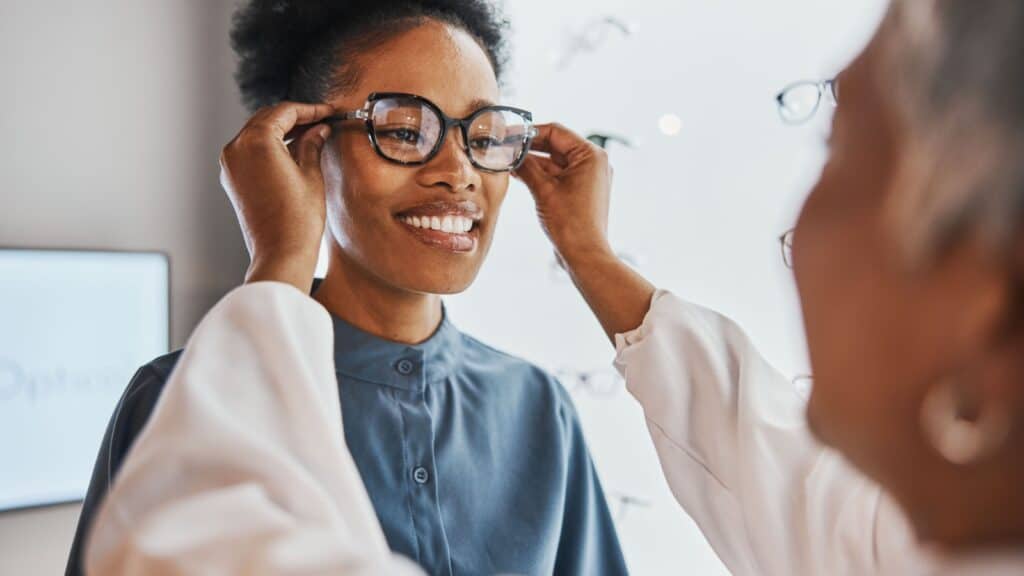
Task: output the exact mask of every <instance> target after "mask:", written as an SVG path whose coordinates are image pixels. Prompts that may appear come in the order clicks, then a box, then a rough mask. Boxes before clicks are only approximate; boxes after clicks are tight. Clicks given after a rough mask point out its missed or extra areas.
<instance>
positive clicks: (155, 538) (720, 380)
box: [86, 282, 1024, 576]
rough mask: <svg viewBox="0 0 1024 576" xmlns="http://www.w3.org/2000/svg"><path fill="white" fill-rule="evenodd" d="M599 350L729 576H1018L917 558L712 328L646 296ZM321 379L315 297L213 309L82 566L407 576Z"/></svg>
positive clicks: (842, 467) (778, 395)
mask: <svg viewBox="0 0 1024 576" xmlns="http://www.w3.org/2000/svg"><path fill="white" fill-rule="evenodd" d="M616 343H617V346H616V347H617V351H618V354H617V359H616V365H617V367H618V368H619V369H620V370H621V371H622V372H623V374H624V376H625V377H626V381H627V386H628V388H629V390H630V392H631V393H632V394H633V395H634V396H635V397H636V399H637V400H638V401H639V402H640V403H641V405H642V406H643V408H644V412H645V414H646V418H647V423H648V430H649V432H650V434H651V438H652V439H653V441H654V444H655V447H656V449H657V452H658V456H659V458H660V461H661V465H662V468H663V470H664V472H665V476H666V478H667V479H668V483H669V485H670V487H671V488H672V491H673V493H674V494H675V496H676V499H677V500H678V501H679V503H680V505H681V506H682V507H683V508H684V509H685V510H686V512H687V513H689V514H690V516H692V517H693V518H694V520H695V521H696V522H697V524H698V525H699V526H700V527H701V529H702V530H703V532H704V534H705V536H706V537H707V538H708V540H709V541H710V542H711V545H712V546H713V547H714V549H715V551H716V552H717V553H718V555H719V556H720V557H721V558H722V560H723V561H724V562H725V564H726V565H727V566H728V567H729V569H730V570H731V571H732V572H733V573H734V574H737V575H745V574H750V575H766V576H770V575H780V576H781V575H786V576H792V575H805V574H806V575H818V574H822V575H828V576H833V575H836V576H838V575H843V574H849V575H868V574H894V575H901V576H902V575H915V574H927V575H931V574H936V575H938V574H972V575H988V574H993V575H995V574H1020V573H1024V555H1021V554H1020V553H1008V554H1006V555H1003V556H997V555H989V556H985V557H982V558H968V559H963V558H961V559H957V560H943V559H941V558H940V557H939V556H938V555H935V554H930V553H928V552H927V551H926V550H924V549H923V548H921V547H920V546H918V545H917V543H916V542H915V540H914V538H913V535H912V534H911V531H910V529H909V526H908V524H907V522H906V520H905V518H904V517H903V515H902V514H901V512H900V511H899V510H898V509H897V508H896V506H895V505H894V503H893V502H892V501H891V500H890V499H889V498H888V497H886V496H885V495H884V494H883V493H882V492H881V490H880V489H879V488H878V487H877V486H876V485H874V484H873V483H872V482H871V481H870V480H868V479H866V478H864V477H863V476H861V475H860V474H859V473H857V472H856V471H855V470H853V469H852V468H851V467H850V466H849V465H848V464H846V463H845V462H844V461H843V460H842V459H841V458H839V457H838V456H837V455H835V454H834V453H831V452H829V451H826V450H823V449H822V448H821V447H820V446H819V445H818V444H816V443H815V442H814V440H813V439H812V438H811V437H810V435H809V434H808V431H807V429H806V425H805V421H804V415H803V404H804V403H803V400H802V399H801V398H800V397H799V395H798V394H796V392H795V390H793V388H792V386H791V385H790V383H789V382H788V381H787V380H786V379H785V378H783V377H782V376H780V375H779V374H778V373H777V372H775V371H774V370H773V369H772V368H771V366H769V365H768V364H767V363H766V362H765V361H764V360H763V359H762V358H761V357H760V355H759V354H758V353H757V351H756V350H755V349H754V348H753V346H752V345H751V343H750V341H749V340H748V339H747V337H746V336H745V335H744V334H743V333H742V331H741V330H740V329H739V328H738V327H737V326H736V325H735V324H733V323H732V322H730V321H729V320H728V319H726V318H724V317H722V316H720V315H718V314H715V313H713V312H711V311H708V310H706V309H703V308H700V307H698V306H694V305H692V304H688V303H686V302H683V301H682V300H679V299H678V298H676V297H674V296H673V295H671V294H669V293H667V292H658V293H657V294H656V295H655V297H654V300H653V302H652V304H651V309H650V311H649V313H648V315H647V318H646V319H645V320H644V323H643V325H642V326H640V327H639V328H638V329H637V330H634V331H632V332H630V333H627V334H623V335H619V336H617V337H616ZM224 358H229V359H230V361H229V362H225V361H224ZM335 382H336V381H335V378H334V370H333V333H332V327H331V322H330V317H329V314H328V313H327V311H326V310H324V309H323V308H322V307H321V306H320V305H319V304H318V303H317V302H315V301H314V300H312V299H310V298H309V297H308V296H307V295H305V294H302V293H301V292H299V291H298V290H296V289H294V288H292V287H290V286H288V285H285V284H278V283H270V282H265V283H256V284H250V285H247V286H243V287H241V288H238V289H236V290H235V291H233V292H232V293H231V294H229V295H228V296H226V297H225V298H224V299H223V300H222V301H221V302H220V303H218V304H217V306H216V307H214V309H213V310H211V312H210V313H209V314H208V315H207V316H206V318H204V320H203V321H202V323H200V325H199V327H198V328H197V329H196V331H195V333H194V334H193V335H192V338H191V339H190V341H189V344H188V346H187V348H186V352H185V354H184V355H183V356H182V358H181V360H180V361H179V363H178V367H177V368H176V370H175V371H174V373H173V374H172V375H171V378H170V380H169V381H168V383H167V386H166V388H165V390H164V393H163V396H162V397H161V399H160V401H159V403H158V405H157V407H156V409H155V411H154V412H153V414H152V416H151V418H150V421H149V423H148V424H147V426H146V428H145V430H144V431H143V433H142V434H141V435H140V436H139V438H138V439H137V440H136V442H135V444H134V445H133V446H132V448H131V451H130V453H129V455H128V457H127V459H126V460H125V463H124V465H123V467H122V469H121V471H120V473H119V475H118V477H117V479H116V480H115V483H114V486H113V488H112V490H111V492H110V494H109V495H108V497H107V500H106V501H105V502H104V504H103V506H102V509H101V511H100V513H99V515H98V516H97V519H96V523H95V524H94V526H93V531H92V535H91V538H90V539H89V541H88V546H87V550H86V566H87V573H88V574H103V575H107V574H140V575H141V574H146V575H156V576H159V575H161V574H189V575H191V574H259V575H262V574H267V575H269V574H286V575H310V574H393V575H397V576H401V575H403V574H417V573H419V569H418V568H417V567H415V566H413V565H412V564H411V563H410V562H408V561H407V560H405V559H403V558H399V557H397V556H395V555H393V554H391V553H390V551H389V550H388V549H387V545H386V542H385V540H384V537H383V534H382V532H381V529H380V526H379V524H378V523H377V520H376V517H375V516H374V512H373V508H372V506H371V504H370V502H369V499H368V497H367V494H366V490H365V488H364V487H363V484H362V481H361V479H360V478H359V473H358V470H357V469H356V467H355V464H354V462H353V461H352V458H351V456H350V455H349V453H348V449H347V448H346V446H345V440H344V435H343V433H342V426H341V421H340V419H339V414H341V410H340V407H339V403H338V402H339V401H338V391H337V388H336V384H335ZM673 568H676V569H678V570H679V571H680V572H681V573H685V571H686V567H685V566H679V567H673Z"/></svg>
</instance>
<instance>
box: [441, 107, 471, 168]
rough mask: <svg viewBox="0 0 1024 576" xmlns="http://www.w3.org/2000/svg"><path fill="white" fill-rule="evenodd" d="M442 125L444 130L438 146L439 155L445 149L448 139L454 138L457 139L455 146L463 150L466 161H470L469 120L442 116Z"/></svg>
mask: <svg viewBox="0 0 1024 576" xmlns="http://www.w3.org/2000/svg"><path fill="white" fill-rule="evenodd" d="M441 125H442V126H443V127H444V129H443V130H442V131H441V141H440V142H439V143H438V144H437V151H438V153H440V152H441V149H443V148H444V146H445V143H446V142H447V141H448V138H449V137H452V138H455V139H456V140H455V146H456V147H457V148H458V149H459V150H462V151H463V152H464V153H465V154H466V159H467V160H469V145H468V143H467V142H466V127H467V126H469V118H462V119H459V118H451V117H449V116H445V115H444V114H442V115H441ZM459 139H461V140H459Z"/></svg>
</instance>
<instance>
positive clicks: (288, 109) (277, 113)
mask: <svg viewBox="0 0 1024 576" xmlns="http://www.w3.org/2000/svg"><path fill="white" fill-rule="evenodd" d="M333 114H334V108H333V107H332V106H331V105H330V104H304V103H301V102H281V103H280V104H276V105H274V106H270V107H267V108H264V109H262V110H260V111H259V112H257V113H256V114H255V115H254V116H253V117H252V119H251V120H249V124H248V127H249V128H253V129H262V130H267V131H269V132H270V133H271V134H273V135H274V137H275V138H278V139H280V140H282V141H283V140H286V139H287V138H288V137H289V136H293V137H294V136H295V135H294V134H292V131H293V130H294V129H295V128H296V127H301V126H303V125H306V124H315V123H317V122H320V121H322V120H324V119H325V118H327V117H329V116H331V115H333Z"/></svg>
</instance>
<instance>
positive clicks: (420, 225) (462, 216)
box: [395, 201, 484, 254]
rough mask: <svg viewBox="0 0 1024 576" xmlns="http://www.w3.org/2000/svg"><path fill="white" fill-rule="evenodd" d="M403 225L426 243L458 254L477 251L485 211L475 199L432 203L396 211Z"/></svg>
mask: <svg viewBox="0 0 1024 576" xmlns="http://www.w3.org/2000/svg"><path fill="white" fill-rule="evenodd" d="M395 217H396V219H397V220H398V222H399V223H400V224H402V227H403V228H405V229H406V230H407V231H409V232H410V233H411V235H412V236H413V237H414V238H416V239H417V240H419V241H420V242H423V243H424V244H426V245H428V246H430V247H433V248H437V249H439V250H444V251H446V252H454V253H459V254H469V253H473V252H475V251H476V249H477V246H478V244H479V238H480V227H481V223H482V221H483V217H484V212H483V210H482V209H481V208H480V207H479V206H478V205H477V204H476V203H475V202H472V201H464V202H448V201H442V202H430V203H427V204H421V205H419V206H416V207H413V208H411V209H409V210H405V211H402V212H400V213H399V214H397V215H396V216H395Z"/></svg>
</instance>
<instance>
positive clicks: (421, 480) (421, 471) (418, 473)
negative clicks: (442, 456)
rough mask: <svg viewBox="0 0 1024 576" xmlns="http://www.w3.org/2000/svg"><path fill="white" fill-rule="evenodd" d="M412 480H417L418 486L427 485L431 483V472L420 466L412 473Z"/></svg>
mask: <svg viewBox="0 0 1024 576" xmlns="http://www.w3.org/2000/svg"><path fill="white" fill-rule="evenodd" d="M412 479H413V480H415V481H416V483H417V484H426V483H427V482H430V472H427V469H426V468H424V467H423V466H420V467H418V468H416V469H415V470H413V471H412Z"/></svg>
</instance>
